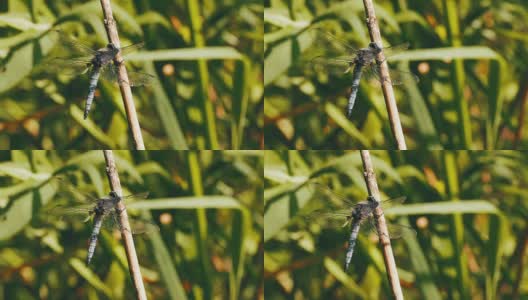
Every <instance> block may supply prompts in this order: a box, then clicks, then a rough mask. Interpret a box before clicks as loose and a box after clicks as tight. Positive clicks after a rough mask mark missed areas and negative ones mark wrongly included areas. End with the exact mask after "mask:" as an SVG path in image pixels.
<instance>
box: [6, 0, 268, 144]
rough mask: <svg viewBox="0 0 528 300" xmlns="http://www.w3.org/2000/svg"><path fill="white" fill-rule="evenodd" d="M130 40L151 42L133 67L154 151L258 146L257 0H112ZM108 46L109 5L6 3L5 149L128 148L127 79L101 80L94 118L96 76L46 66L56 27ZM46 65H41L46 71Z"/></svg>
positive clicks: (146, 135)
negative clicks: (147, 79)
mask: <svg viewBox="0 0 528 300" xmlns="http://www.w3.org/2000/svg"><path fill="white" fill-rule="evenodd" d="M111 3H112V7H113V14H114V19H115V20H116V22H117V28H118V33H119V37H120V41H121V45H123V46H126V45H129V44H132V43H137V42H140V41H144V42H145V47H144V49H143V50H141V51H138V52H136V53H134V54H131V55H130V56H128V58H126V59H127V61H128V62H129V63H132V64H133V65H134V66H133V67H132V65H130V64H128V68H132V69H135V70H141V71H143V72H146V73H149V74H152V75H155V79H154V81H153V82H152V84H150V85H148V86H144V87H134V88H133V95H134V101H135V106H136V109H137V111H138V115H139V123H140V125H141V127H142V134H143V139H144V142H145V146H146V148H147V149H178V150H182V149H257V148H259V145H260V143H261V140H262V137H261V133H260V132H261V128H262V121H261V118H262V113H261V112H262V94H263V87H262V74H263V67H262V10H263V6H262V3H261V2H260V1H256V0H252V1H247V0H229V1H212V0H203V1H202V0H200V1H195V0H192V1H191V0H179V1H165V0H161V1H111ZM57 28H61V29H62V30H63V31H64V32H65V33H66V34H68V35H70V36H75V37H76V38H78V39H79V40H80V41H82V42H84V43H86V44H88V45H90V46H91V47H93V48H95V49H99V48H101V47H103V46H104V45H106V44H107V43H108V40H107V37H106V32H105V28H104V23H103V19H102V10H101V4H100V2H99V1H89V2H86V1H70V0H63V1H42V0H37V1H21V0H8V1H1V2H0V66H1V68H0V69H4V70H3V72H0V106H1V107H2V109H1V110H0V149H25V148H33V149H89V150H90V149H127V148H130V147H132V145H133V143H132V141H131V139H130V137H129V134H128V125H127V121H126V116H125V111H124V108H123V104H122V99H121V94H120V92H119V89H118V87H117V84H115V83H110V82H105V81H104V80H100V82H99V85H98V93H97V95H96V98H95V105H94V107H93V109H92V111H91V112H90V115H89V118H88V119H87V120H83V119H82V113H81V111H82V110H81V107H84V101H85V98H86V96H87V94H88V85H89V76H87V75H85V76H77V77H71V76H69V77H66V76H64V73H65V72H64V71H65V70H64V71H63V70H53V71H52V70H49V68H48V69H46V68H45V67H42V62H43V60H45V59H46V58H47V57H48V54H49V50H50V47H51V46H52V42H51V40H50V39H49V35H48V31H49V30H53V29H57ZM39 67H40V68H39Z"/></svg>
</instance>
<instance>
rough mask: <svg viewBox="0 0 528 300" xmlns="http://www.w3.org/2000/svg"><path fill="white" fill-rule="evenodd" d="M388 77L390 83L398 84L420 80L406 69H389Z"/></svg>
mask: <svg viewBox="0 0 528 300" xmlns="http://www.w3.org/2000/svg"><path fill="white" fill-rule="evenodd" d="M390 77H391V81H392V85H400V84H404V83H413V82H419V81H420V78H419V77H418V76H416V75H415V74H413V73H411V72H407V71H400V70H397V69H391V70H390Z"/></svg>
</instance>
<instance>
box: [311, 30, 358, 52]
mask: <svg viewBox="0 0 528 300" xmlns="http://www.w3.org/2000/svg"><path fill="white" fill-rule="evenodd" d="M309 33H310V34H311V35H312V38H313V43H312V48H314V49H315V50H317V51H323V52H325V53H327V54H334V55H335V56H339V55H343V54H347V53H348V54H350V53H356V52H358V49H356V48H355V47H352V46H351V45H350V44H348V43H347V42H346V41H345V40H344V39H342V38H339V37H337V36H335V35H333V34H331V33H330V32H328V31H326V30H324V29H322V28H317V27H316V28H311V29H309Z"/></svg>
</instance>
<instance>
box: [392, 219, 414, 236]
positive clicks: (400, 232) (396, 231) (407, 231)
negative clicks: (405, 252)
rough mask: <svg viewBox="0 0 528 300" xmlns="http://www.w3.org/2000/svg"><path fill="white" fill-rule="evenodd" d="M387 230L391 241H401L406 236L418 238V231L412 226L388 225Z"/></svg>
mask: <svg viewBox="0 0 528 300" xmlns="http://www.w3.org/2000/svg"><path fill="white" fill-rule="evenodd" d="M387 229H388V230H389V235H390V238H391V239H399V238H401V237H404V236H416V230H414V229H413V228H412V227H410V226H405V225H401V224H396V223H387Z"/></svg>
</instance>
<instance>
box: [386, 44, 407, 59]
mask: <svg viewBox="0 0 528 300" xmlns="http://www.w3.org/2000/svg"><path fill="white" fill-rule="evenodd" d="M407 49H409V43H403V44H399V45H395V46H390V47H384V48H383V54H384V55H385V57H389V56H394V55H396V54H398V53H401V52H403V51H405V50H407Z"/></svg>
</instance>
